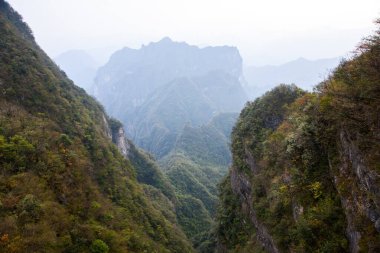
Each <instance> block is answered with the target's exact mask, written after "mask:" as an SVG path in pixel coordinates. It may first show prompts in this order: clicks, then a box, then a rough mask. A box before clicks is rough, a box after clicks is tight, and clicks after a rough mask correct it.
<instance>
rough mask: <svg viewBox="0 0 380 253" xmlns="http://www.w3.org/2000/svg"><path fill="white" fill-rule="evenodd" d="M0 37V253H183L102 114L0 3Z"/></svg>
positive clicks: (180, 240) (185, 246)
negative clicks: (113, 136) (119, 148)
mask: <svg viewBox="0 0 380 253" xmlns="http://www.w3.org/2000/svg"><path fill="white" fill-rule="evenodd" d="M0 35H1V36H0V173H1V176H0V250H1V251H2V252H108V251H109V252H143V251H147V252H184V251H185V252H186V251H187V252H191V251H192V248H191V246H190V244H189V243H188V242H187V239H186V237H185V236H184V234H183V233H182V231H181V230H180V229H179V228H178V227H177V226H176V225H175V221H174V220H171V219H170V217H169V216H165V215H164V210H156V208H154V205H155V202H152V201H150V199H149V198H148V197H147V196H148V195H149V194H148V193H149V192H148V191H147V188H149V187H145V186H144V187H143V186H142V185H140V184H139V183H138V181H137V179H136V174H137V177H138V175H139V173H136V170H135V168H134V166H136V167H138V166H139V165H142V167H143V165H144V164H143V163H144V161H142V162H141V161H137V160H134V161H132V162H131V161H128V160H127V159H125V158H124V157H123V156H122V154H121V153H120V152H119V150H118V148H117V146H116V145H114V144H113V143H112V133H111V130H110V129H111V127H110V125H111V121H110V120H109V118H108V117H107V115H106V114H105V113H104V110H103V108H102V107H101V106H100V105H99V104H98V103H97V102H96V101H95V100H94V99H93V98H91V97H90V96H88V95H87V94H86V93H85V91H84V90H82V89H80V88H78V87H76V86H75V85H74V84H73V83H72V82H71V81H70V80H69V79H68V78H67V77H66V76H65V74H64V73H63V72H61V71H60V70H59V69H58V68H57V66H56V65H55V64H54V63H53V62H52V61H51V60H50V59H49V58H48V57H47V56H46V54H45V53H44V52H43V51H42V50H41V49H40V48H39V47H38V45H36V43H35V41H34V38H33V35H32V33H31V31H30V29H29V27H28V26H27V25H26V24H25V23H24V22H23V21H22V19H21V17H20V16H19V15H18V14H17V13H16V12H15V11H14V10H13V9H12V8H11V7H10V6H9V5H8V4H7V3H6V2H5V1H3V0H1V1H0ZM141 159H143V158H141ZM141 159H140V160H141ZM132 165H134V166H132ZM157 187H158V188H159V185H157ZM158 188H154V189H153V191H156V190H157V189H158ZM150 193H152V191H150ZM168 194H169V193H168ZM152 195H153V194H150V195H149V197H152Z"/></svg>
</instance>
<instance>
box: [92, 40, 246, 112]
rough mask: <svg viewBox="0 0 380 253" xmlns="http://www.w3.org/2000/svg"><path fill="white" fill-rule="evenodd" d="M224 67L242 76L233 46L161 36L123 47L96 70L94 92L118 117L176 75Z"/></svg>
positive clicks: (191, 74)
mask: <svg viewBox="0 0 380 253" xmlns="http://www.w3.org/2000/svg"><path fill="white" fill-rule="evenodd" d="M215 70H219V71H223V72H224V73H226V74H228V75H230V76H232V77H234V78H236V79H237V80H239V78H241V77H242V59H241V56H240V54H239V52H238V50H237V49H236V48H234V47H227V46H224V47H206V48H198V47H196V46H190V45H188V44H186V43H183V42H182V43H179V42H173V41H172V40H170V39H169V38H164V39H162V40H160V41H158V42H155V43H150V44H149V45H147V46H143V47H142V48H140V49H130V48H124V49H121V50H120V51H117V52H116V53H114V54H113V55H112V56H111V59H110V60H109V62H108V63H107V64H106V65H105V66H104V67H102V68H100V69H99V70H98V73H97V75H96V78H95V85H94V95H95V96H96V97H97V98H98V99H99V100H100V101H101V102H102V103H103V104H104V105H105V106H106V109H107V111H108V112H110V113H111V114H112V115H113V116H115V117H117V118H121V119H122V118H124V117H125V113H126V112H129V111H131V110H133V109H134V108H135V107H137V106H139V105H141V104H142V103H144V102H145V101H146V99H147V98H148V95H149V94H150V93H151V92H152V91H154V90H156V89H157V88H159V87H161V86H163V85H165V84H167V83H168V82H170V81H172V80H173V79H176V78H179V77H192V76H201V75H204V74H207V73H209V72H210V71H215Z"/></svg>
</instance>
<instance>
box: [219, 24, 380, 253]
mask: <svg viewBox="0 0 380 253" xmlns="http://www.w3.org/2000/svg"><path fill="white" fill-rule="evenodd" d="M377 23H380V21H378V22H377ZM379 66H380V30H379V31H378V32H376V34H375V35H373V36H371V37H369V38H367V39H366V40H364V41H363V43H362V45H361V46H360V47H359V48H358V51H357V54H356V56H355V57H354V58H353V59H351V60H348V61H344V62H342V63H341V65H340V66H339V67H338V68H337V69H336V70H335V71H334V73H333V74H332V75H331V77H330V78H329V79H328V80H326V81H325V82H324V83H322V84H320V85H319V86H318V87H317V90H316V91H315V92H314V93H307V94H303V95H302V92H298V94H297V93H295V92H294V91H296V89H295V88H294V87H289V86H280V87H278V88H275V89H274V90H272V91H270V92H269V93H266V94H265V95H264V96H263V97H261V98H259V99H257V100H255V101H254V102H252V103H249V104H248V105H247V106H246V108H245V109H244V110H243V111H242V113H241V115H240V118H239V120H238V123H237V124H236V126H235V128H234V131H233V134H232V153H233V166H235V167H236V168H238V169H239V171H240V173H245V174H246V175H248V177H249V178H250V183H251V186H252V187H251V188H252V189H251V191H252V199H253V203H252V206H253V209H254V210H255V212H256V213H257V217H258V219H259V221H260V222H261V223H262V224H263V225H264V226H265V227H266V228H267V230H268V232H269V234H270V235H271V236H272V238H273V239H274V242H275V244H276V245H277V247H278V248H279V249H280V251H283V252H347V251H348V247H349V246H348V238H347V235H346V233H345V231H346V228H347V224H346V222H347V217H346V215H345V211H347V210H344V207H342V204H341V200H342V199H349V200H350V201H353V202H355V201H356V202H357V203H356V204H358V205H361V203H359V202H358V201H360V199H353V196H354V195H355V194H356V196H360V198H366V201H367V202H366V203H371V205H372V208H374V209H376V210H377V211H379V206H378V205H379V203H380V199H379V195H378V194H377V193H376V191H375V190H372V192H367V193H364V192H363V189H360V188H359V187H358V185H357V183H356V182H355V175H354V172H352V173H351V174H353V175H351V174H350V176H348V177H346V178H343V177H342V175H340V171H339V170H338V169H337V168H338V167H339V166H342V164H344V163H345V162H346V163H347V161H345V160H342V147H341V145H342V144H341V139H340V133H342V131H344V132H345V133H347V134H348V135H349V136H350V140H351V141H352V142H353V143H354V145H356V146H357V147H358V150H360V152H361V154H362V155H363V159H362V162H364V163H365V164H366V166H368V168H370V169H371V170H373V171H376V172H377V173H379V164H380V154H379V150H380V146H379V145H380V144H379V143H380V142H379V132H380V127H379V126H380V125H379V122H380V118H379V117H380V114H379V111H380V102H379V101H380V67H379ZM292 93H293V94H294V95H295V96H289V94H292ZM287 98H291V99H287ZM247 154H252V155H253V157H251V159H248V158H249V156H248V155H247ZM360 159H361V158H360ZM252 169H253V170H252ZM226 180H227V181H229V179H228V178H227V179H226ZM229 183H230V182H228V183H226V182H225V183H223V184H222V185H221V204H222V206H221V207H220V211H219V216H218V223H219V226H218V236H219V240H220V242H222V243H223V244H224V245H225V246H226V247H227V248H228V249H230V250H232V251H238V252H244V250H239V247H241V245H249V244H250V243H254V241H255V240H256V239H252V238H250V237H248V236H247V235H248V234H253V233H254V229H250V230H249V231H252V232H251V233H247V232H246V227H245V226H242V224H244V223H243V222H244V221H246V220H247V219H248V217H249V214H247V213H244V210H242V207H241V204H242V203H241V202H240V201H238V202H237V203H236V199H235V198H237V197H238V196H236V195H234V194H232V196H231V190H230V184H229ZM371 184H372V185H371V187H372V188H371V189H379V187H380V185H379V182H378V181H377V182H376V181H374V182H371ZM363 195H364V197H363ZM234 197H235V198H234ZM231 200H232V201H231ZM245 204H246V205H248V204H250V203H245ZM351 204H355V203H351ZM232 207H233V208H232ZM237 214H242V216H240V217H239V216H238V215H237ZM352 216H353V217H354V219H355V220H354V226H355V229H356V231H358V232H359V233H360V235H361V237H360V242H359V247H360V249H361V250H362V251H363V252H377V251H379V249H380V244H379V242H380V237H379V233H378V232H377V231H376V230H375V226H374V224H373V222H371V221H370V219H369V218H368V216H367V214H365V213H360V212H358V213H353V214H352ZM236 231H240V232H241V235H240V236H239V237H236V234H237V232H236Z"/></svg>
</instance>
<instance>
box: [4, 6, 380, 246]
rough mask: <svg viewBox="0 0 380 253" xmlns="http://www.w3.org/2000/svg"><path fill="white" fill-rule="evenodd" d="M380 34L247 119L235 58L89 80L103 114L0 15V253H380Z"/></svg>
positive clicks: (143, 60)
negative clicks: (316, 80) (308, 87)
mask: <svg viewBox="0 0 380 253" xmlns="http://www.w3.org/2000/svg"><path fill="white" fill-rule="evenodd" d="M376 24H377V25H378V26H379V29H378V30H377V31H376V32H375V33H374V34H373V35H372V36H369V37H367V38H366V39H364V40H363V41H362V42H361V44H360V45H359V46H358V48H357V49H356V50H355V52H354V54H353V56H352V57H351V58H350V59H346V60H343V61H342V62H341V63H340V65H339V66H338V67H337V68H336V69H335V70H334V71H333V72H332V73H331V75H330V76H329V77H328V78H327V79H326V80H325V81H323V82H322V83H320V84H319V85H317V86H316V87H315V88H314V91H313V92H308V91H304V90H302V89H300V88H298V87H297V86H296V85H295V84H280V85H278V86H277V87H275V88H273V89H272V90H270V91H268V92H266V93H265V94H264V95H262V96H261V97H259V98H257V99H255V100H254V101H251V102H247V103H246V105H245V107H244V108H243V110H242V111H241V112H240V115H239V113H238V111H240V109H241V108H242V106H243V104H244V102H245V100H246V98H247V96H246V94H245V92H246V91H245V90H244V88H243V85H242V82H243V81H244V80H243V79H244V78H243V74H242V73H243V72H242V65H243V64H242V58H241V56H240V54H239V51H238V50H237V48H235V47H227V46H222V47H205V48H200V47H197V46H191V45H188V44H186V43H184V42H174V41H171V40H170V39H169V38H164V39H162V40H161V41H159V42H156V43H151V44H149V45H148V46H144V47H142V48H141V49H130V48H124V49H122V50H119V51H117V52H115V54H114V55H113V56H112V57H111V59H110V61H109V62H108V63H107V64H106V65H105V66H103V67H101V68H100V69H98V70H97V73H96V80H95V83H91V80H89V78H85V83H86V85H88V87H86V88H87V90H88V91H90V92H93V93H94V95H95V96H96V97H97V99H99V100H100V101H101V102H103V103H104V105H105V108H106V109H104V108H103V106H102V105H101V104H100V103H99V102H98V101H97V100H96V99H95V98H93V97H91V96H90V95H88V94H87V93H86V91H85V90H83V89H82V88H79V87H77V86H76V85H75V84H74V83H73V82H72V81H71V80H70V79H69V78H68V77H67V75H66V74H65V72H63V71H62V70H61V69H60V68H59V67H58V66H57V65H56V64H55V63H54V62H53V61H52V60H51V59H50V58H49V57H48V56H47V54H45V52H44V51H43V50H42V49H41V48H40V47H39V46H38V45H37V43H36V41H35V39H34V36H33V33H32V31H31V29H30V28H29V27H28V25H27V24H26V23H25V22H24V21H23V19H22V17H21V16H20V15H19V14H18V13H17V12H16V11H15V10H14V9H13V8H12V7H11V6H10V5H9V4H8V3H7V2H6V1H4V0H0V252H7V253H8V252H14V253H24V252H26V253H28V252H31V253H32V252H33V253H34V252H64V253H74V252H75V253H77V252H83V253H85V252H86V253H87V252H90V253H107V252H136V253H137V252H149V253H150V252H157V253H158V252H168V253H169V252H202V253H211V252H215V253H216V252H218V253H228V252H231V253H232V252H235V253H250V252H254V253H256V252H271V253H277V252H353V253H356V252H380V113H379V112H380V20H378V21H376ZM67 57H69V56H67ZM84 57H85V56H84ZM65 61H67V62H70V59H65ZM69 65H70V67H73V66H72V65H71V64H69ZM82 67H84V66H82ZM83 69H85V68H83ZM72 71H73V72H75V73H76V74H78V75H79V74H86V73H81V72H82V71H81V70H76V69H75V68H73V69H72ZM76 71H78V72H76ZM83 71H85V70H83ZM91 73H92V74H91V75H95V69H91ZM92 84H93V85H94V86H93V87H90V85H92ZM110 87H112V89H111V88H110ZM139 87H143V89H142V90H139V89H138V88H139ZM106 110H108V112H110V113H111V114H110V115H111V116H109V114H107V113H106ZM113 117H118V119H115V118H113ZM119 120H120V121H119ZM123 124H125V127H124V126H123ZM128 138H132V139H133V141H132V140H129V139H128ZM135 143H136V144H135ZM142 148H144V149H145V150H143V149H142ZM149 152H151V153H149Z"/></svg>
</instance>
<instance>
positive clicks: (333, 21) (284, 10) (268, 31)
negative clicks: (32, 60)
mask: <svg viewBox="0 0 380 253" xmlns="http://www.w3.org/2000/svg"><path fill="white" fill-rule="evenodd" d="M8 2H9V3H10V4H11V5H12V6H13V7H14V8H15V9H16V10H17V11H18V12H19V13H20V14H21V15H22V16H23V17H24V20H25V21H26V22H27V23H28V24H29V25H30V27H31V28H32V30H33V32H34V35H35V37H36V39H37V42H38V43H39V44H40V45H41V47H42V48H43V49H44V50H45V51H47V53H48V54H49V55H50V56H51V57H55V56H57V55H58V54H60V53H62V52H64V51H67V50H70V49H87V50H88V49H103V51H107V50H111V49H112V50H113V49H117V48H121V47H123V46H128V47H133V48H139V47H140V46H141V44H147V43H149V42H150V41H157V40H159V39H161V38H162V37H164V36H169V37H171V38H172V39H173V40H177V41H186V42H188V43H190V44H195V45H200V46H205V45H232V46H237V47H238V48H239V50H240V52H241V54H242V56H243V58H244V61H245V64H249V65H263V64H279V63H283V62H286V61H289V60H292V59H295V58H298V57H301V56H302V57H305V58H309V59H318V58H329V57H336V56H342V55H346V54H347V53H348V52H350V51H351V50H353V49H354V47H355V46H356V45H357V44H358V42H359V41H360V39H361V38H362V37H363V36H366V35H368V34H370V33H371V31H373V30H374V28H375V27H374V24H373V21H374V20H375V19H376V18H378V17H380V1H379V0H355V1H354V0H8ZM95 51H96V50H95ZM93 52H94V50H93Z"/></svg>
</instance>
